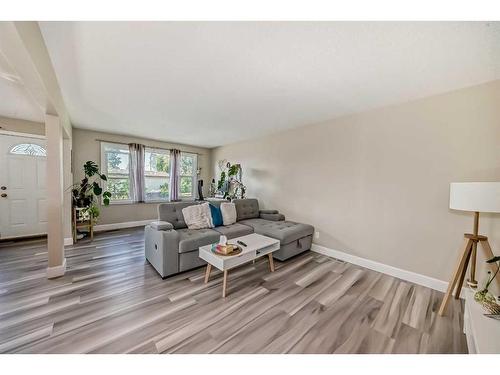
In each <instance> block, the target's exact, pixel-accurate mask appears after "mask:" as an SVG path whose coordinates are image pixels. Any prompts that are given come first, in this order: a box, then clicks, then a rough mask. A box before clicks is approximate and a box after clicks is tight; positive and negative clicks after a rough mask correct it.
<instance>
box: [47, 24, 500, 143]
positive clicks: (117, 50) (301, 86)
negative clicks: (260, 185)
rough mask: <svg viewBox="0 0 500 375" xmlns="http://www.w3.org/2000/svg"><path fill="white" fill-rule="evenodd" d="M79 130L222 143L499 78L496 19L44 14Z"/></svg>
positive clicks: (499, 43) (499, 46)
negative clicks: (164, 18)
mask: <svg viewBox="0 0 500 375" xmlns="http://www.w3.org/2000/svg"><path fill="white" fill-rule="evenodd" d="M40 24H41V29H42V32H43V36H44V39H45V41H46V44H47V47H48V50H49V53H50V55H51V58H52V61H53V64H54V67H55V71H56V74H57V76H58V79H59V83H60V86H61V89H62V92H63V96H64V99H65V102H66V105H67V107H68V111H69V113H70V117H71V120H72V123H73V124H74V126H76V127H80V128H89V129H95V130H102V131H109V132H116V133H121V134H129V135H136V136H141V137H146V138H154V139H161V140H168V141H175V142H179V143H186V144H192V145H199V146H208V147H214V146H219V145H223V144H227V143H231V142H235V141H239V140H244V139H248V138H253V137H257V136H260V135H265V134H268V133H270V132H275V131H278V130H282V129H288V128H293V127H297V126H300V125H305V124H310V123H315V122H320V121H325V120H328V119H331V118H335V117H339V116H342V115H345V114H349V113H354V112H359V111H364V110H367V109H371V108H376V107H379V106H384V105H388V104H395V103H399V102H404V101H408V100H411V99H415V98H419V97H425V96H429V95H433V94H437V93H442V92H445V91H449V90H453V89H457V88H461V87H466V86H470V85H474V84H478V83H481V82H485V81H491V80H494V79H499V78H500V23H498V22H488V23H486V22H435V23H430V22H420V23H419V22H405V23H391V22H184V23H183V22H41V23H40Z"/></svg>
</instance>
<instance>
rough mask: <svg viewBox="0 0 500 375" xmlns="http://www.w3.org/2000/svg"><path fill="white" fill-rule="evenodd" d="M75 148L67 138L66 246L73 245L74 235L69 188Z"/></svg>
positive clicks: (65, 162)
mask: <svg viewBox="0 0 500 375" xmlns="http://www.w3.org/2000/svg"><path fill="white" fill-rule="evenodd" d="M72 148H73V140H72V139H71V138H67V139H64V140H63V173H64V178H63V181H64V184H63V187H64V218H63V220H64V245H66V246H68V245H72V244H73V233H72V227H71V216H72V215H73V213H72V211H71V210H72V206H71V200H72V198H71V189H69V187H70V186H71V185H73V171H72V167H71V162H72V160H71V150H72Z"/></svg>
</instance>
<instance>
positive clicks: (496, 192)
mask: <svg viewBox="0 0 500 375" xmlns="http://www.w3.org/2000/svg"><path fill="white" fill-rule="evenodd" d="M450 208H451V209H453V210H460V211H474V212H500V182H452V183H451V184H450Z"/></svg>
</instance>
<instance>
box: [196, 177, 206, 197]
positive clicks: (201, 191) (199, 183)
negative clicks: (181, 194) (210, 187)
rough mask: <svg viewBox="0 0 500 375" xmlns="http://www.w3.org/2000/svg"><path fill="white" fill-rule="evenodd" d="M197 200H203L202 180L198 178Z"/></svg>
mask: <svg viewBox="0 0 500 375" xmlns="http://www.w3.org/2000/svg"><path fill="white" fill-rule="evenodd" d="M197 200H199V201H204V200H205V198H203V180H198V199H197Z"/></svg>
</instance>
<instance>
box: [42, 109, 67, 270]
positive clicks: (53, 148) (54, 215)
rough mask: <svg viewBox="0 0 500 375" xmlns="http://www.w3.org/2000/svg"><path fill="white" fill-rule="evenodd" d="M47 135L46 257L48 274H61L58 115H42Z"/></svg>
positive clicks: (61, 176) (63, 263)
mask: <svg viewBox="0 0 500 375" xmlns="http://www.w3.org/2000/svg"><path fill="white" fill-rule="evenodd" d="M45 135H46V137H47V198H48V212H47V215H48V227H47V237H48V258H49V264H48V268H47V277H48V278H49V279H50V278H54V277H59V276H62V275H64V273H65V271H66V258H65V257H64V212H63V207H64V200H63V195H64V187H63V181H64V172H63V127H62V124H61V122H60V121H59V117H57V116H52V115H45Z"/></svg>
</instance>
